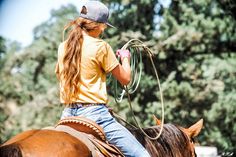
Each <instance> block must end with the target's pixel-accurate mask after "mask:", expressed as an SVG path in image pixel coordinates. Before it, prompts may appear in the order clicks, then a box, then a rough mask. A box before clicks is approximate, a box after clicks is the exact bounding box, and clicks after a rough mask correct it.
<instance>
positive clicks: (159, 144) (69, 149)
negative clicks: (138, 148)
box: [0, 120, 203, 157]
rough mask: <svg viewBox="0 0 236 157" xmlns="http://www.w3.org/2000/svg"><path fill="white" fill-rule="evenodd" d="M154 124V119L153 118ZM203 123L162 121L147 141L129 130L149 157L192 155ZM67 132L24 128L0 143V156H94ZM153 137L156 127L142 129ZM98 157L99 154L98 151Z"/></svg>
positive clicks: (137, 133) (88, 148)
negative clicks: (168, 122) (165, 122)
mask: <svg viewBox="0 0 236 157" xmlns="http://www.w3.org/2000/svg"><path fill="white" fill-rule="evenodd" d="M157 124H158V120H157ZM202 126H203V120H200V121H198V122H197V123H195V124H194V125H192V126H191V127H189V128H187V129H186V128H182V127H178V126H175V125H172V124H165V125H164V128H163V132H162V134H161V136H160V138H158V139H157V140H154V141H153V140H150V139H148V138H147V137H145V136H143V134H142V133H141V132H140V130H131V132H132V133H133V134H134V136H135V137H136V138H137V139H138V140H139V141H140V143H141V144H143V145H144V147H145V148H146V149H147V150H148V152H149V153H150V155H151V156H152V157H195V156H196V155H195V152H194V144H193V140H192V139H193V138H194V137H195V136H197V135H198V134H199V132H200V130H201V128H202ZM66 129H67V131H58V130H50V129H41V130H30V131H25V132H23V133H20V134H18V135H16V136H15V137H13V138H11V139H10V140H8V141H7V142H5V143H4V144H2V145H1V146H0V156H1V157H28V156H30V157H31V156H33V157H67V156H69V157H78V156H79V157H92V156H93V157H94V156H96V157H98V156H99V154H96V155H95V154H93V153H92V151H91V147H88V145H87V144H86V143H85V142H84V140H82V139H81V138H83V137H84V136H76V133H75V132H74V133H73V131H71V130H70V129H68V128H66ZM144 130H145V132H146V133H147V134H148V135H150V136H154V135H155V134H157V133H158V132H159V130H160V126H159V125H157V126H153V127H149V128H146V129H144ZM100 156H101V154H100Z"/></svg>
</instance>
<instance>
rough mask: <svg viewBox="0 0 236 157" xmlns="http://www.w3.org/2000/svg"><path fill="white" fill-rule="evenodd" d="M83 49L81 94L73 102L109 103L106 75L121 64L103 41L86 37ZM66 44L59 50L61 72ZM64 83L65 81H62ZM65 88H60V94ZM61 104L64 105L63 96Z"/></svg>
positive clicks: (61, 45) (79, 85) (79, 84)
mask: <svg viewBox="0 0 236 157" xmlns="http://www.w3.org/2000/svg"><path fill="white" fill-rule="evenodd" d="M83 37H84V40H83V44H82V47H81V65H80V66H81V67H80V70H81V71H80V81H79V83H78V87H79V92H78V94H77V97H76V98H73V99H72V102H78V103H107V101H108V100H107V90H106V73H109V72H110V71H112V70H113V69H114V68H115V67H116V66H118V64H119V62H118V60H117V59H116V56H115V54H114V52H113V50H112V48H111V46H110V45H109V44H108V43H106V42H105V41H103V40H102V39H97V38H93V37H90V36H88V35H84V36H83ZM64 45H65V42H64V43H61V44H60V46H59V48H58V66H59V72H61V71H62V70H63V62H62V60H63V55H64ZM62 82H63V81H62ZM62 91H63V87H62V86H61V87H60V92H62ZM60 100H61V103H64V102H65V101H64V100H63V98H62V96H61V98H60Z"/></svg>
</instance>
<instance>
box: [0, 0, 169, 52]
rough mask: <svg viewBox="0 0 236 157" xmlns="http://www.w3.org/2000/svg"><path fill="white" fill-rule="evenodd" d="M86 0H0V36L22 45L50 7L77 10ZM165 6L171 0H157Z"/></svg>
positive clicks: (46, 18)
mask: <svg viewBox="0 0 236 157" xmlns="http://www.w3.org/2000/svg"><path fill="white" fill-rule="evenodd" d="M86 1H87V0H0V36H3V37H4V38H5V39H9V40H10V41H18V42H20V43H21V44H22V46H23V47H26V46H27V45H30V43H31V42H32V40H33V29H34V28H35V27H36V26H38V25H40V24H41V23H42V22H44V21H47V20H48V19H49V18H50V11H51V10H52V9H59V8H60V7H61V6H62V5H67V4H69V3H71V4H74V5H75V6H76V7H77V10H80V8H81V6H82V5H83V4H84V3H85V2H86ZM159 2H160V3H162V4H163V6H164V7H165V6H166V7H167V6H168V5H169V4H170V2H171V0H159Z"/></svg>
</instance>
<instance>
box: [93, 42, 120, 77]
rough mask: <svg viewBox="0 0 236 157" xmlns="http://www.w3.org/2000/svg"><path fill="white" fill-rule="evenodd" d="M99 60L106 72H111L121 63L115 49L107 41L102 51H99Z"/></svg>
mask: <svg viewBox="0 0 236 157" xmlns="http://www.w3.org/2000/svg"><path fill="white" fill-rule="evenodd" d="M97 60H98V62H99V64H100V65H101V67H102V69H103V70H104V71H105V72H106V73H109V72H111V71H112V70H113V69H114V68H115V67H116V66H117V65H119V61H118V60H117V58H116V56H115V54H114V51H113V50H112V48H111V46H110V45H109V44H107V43H104V45H103V46H102V48H101V49H100V51H99V52H98V53H97Z"/></svg>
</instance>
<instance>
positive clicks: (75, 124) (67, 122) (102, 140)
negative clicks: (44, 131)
mask: <svg viewBox="0 0 236 157" xmlns="http://www.w3.org/2000/svg"><path fill="white" fill-rule="evenodd" d="M62 126H66V127H70V128H72V129H74V130H76V131H77V132H80V133H85V134H82V136H83V138H86V140H84V142H85V144H86V145H90V146H88V148H90V149H93V148H94V147H96V150H90V151H97V150H99V153H100V155H94V154H99V153H98V152H96V153H93V155H94V156H99V157H100V156H101V154H102V155H103V156H104V157H124V155H123V154H122V153H121V152H120V150H119V149H118V148H116V147H115V146H114V145H111V144H109V143H108V141H107V140H106V136H105V133H104V131H103V129H102V128H101V127H100V126H99V125H98V124H96V123H95V122H93V121H91V120H89V119H87V118H84V117H79V116H76V117H69V118H65V119H62V120H60V121H59V122H58V124H57V125H56V128H58V130H60V128H61V127H62ZM61 130H62V131H65V129H61ZM65 132H67V133H69V134H71V135H72V136H77V137H76V138H79V137H78V134H73V133H71V132H70V131H69V132H68V131H65ZM80 139H81V138H80ZM87 139H88V140H87ZM88 141H90V142H88ZM91 144H93V146H91Z"/></svg>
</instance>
